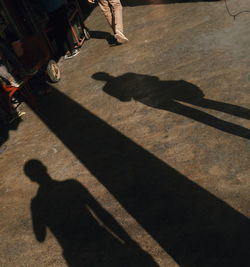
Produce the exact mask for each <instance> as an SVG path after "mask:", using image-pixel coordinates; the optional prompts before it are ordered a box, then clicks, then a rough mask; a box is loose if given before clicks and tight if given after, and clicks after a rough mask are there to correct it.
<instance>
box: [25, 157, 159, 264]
mask: <svg viewBox="0 0 250 267" xmlns="http://www.w3.org/2000/svg"><path fill="white" fill-rule="evenodd" d="M24 171H25V174H26V175H27V176H28V177H29V178H30V179H31V181H33V182H36V183H38V185H39V189H38V191H37V194H36V196H35V197H34V198H33V199H32V202H31V214H32V223H33V230H34V234H35V236H36V239H37V240H38V241H39V242H44V241H45V239H46V232H47V229H49V230H50V231H51V232H52V234H53V235H54V236H55V238H56V239H57V241H58V243H59V244H60V245H61V247H62V249H63V256H64V258H65V260H66V262H67V264H68V266H72V267H79V266H91V267H92V266H98V267H99V266H107V267H108V266H124V267H126V266H158V265H157V264H156V263H155V262H154V261H153V259H152V257H151V256H149V255H148V254H147V253H146V252H144V251H143V250H142V249H140V247H139V246H138V245H137V243H136V242H134V241H133V240H132V239H131V238H130V237H129V235H128V234H127V233H126V232H125V231H124V230H123V228H122V227H121V226H120V225H119V224H118V223H117V222H116V220H115V219H114V218H113V217H112V216H111V215H110V214H109V213H108V212H107V211H106V210H105V209H103V208H102V207H101V206H100V204H99V203H98V202H97V201H96V200H95V199H94V198H93V196H92V195H91V194H90V193H89V192H88V191H87V189H86V188H84V187H83V186H82V184H81V183H79V182H78V181H77V180H74V179H68V180H64V181H56V180H53V179H52V178H51V177H50V176H49V174H48V172H47V168H46V167H45V166H44V165H43V164H42V163H41V162H40V161H38V160H34V159H33V160H30V161H28V162H27V163H26V164H25V166H24Z"/></svg>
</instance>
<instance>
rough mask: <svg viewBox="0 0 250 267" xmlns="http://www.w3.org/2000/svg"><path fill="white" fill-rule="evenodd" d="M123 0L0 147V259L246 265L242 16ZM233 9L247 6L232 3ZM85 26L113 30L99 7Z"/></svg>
mask: <svg viewBox="0 0 250 267" xmlns="http://www.w3.org/2000/svg"><path fill="white" fill-rule="evenodd" d="M178 2H179V3H175V4H171V2H170V1H163V0H162V1H157V2H156V1H136V0H134V1H128V2H126V3H127V4H126V3H125V1H124V24H125V33H126V35H127V36H128V38H129V40H130V41H129V43H127V44H126V45H123V46H117V47H109V45H108V43H107V42H106V40H105V39H98V38H93V39H91V40H89V41H88V42H86V43H85V44H84V46H83V47H82V49H81V52H80V54H79V55H78V56H77V57H75V58H73V59H71V60H67V61H62V62H60V66H61V69H62V73H63V79H62V80H61V81H60V82H59V83H58V84H54V85H52V92H51V93H50V94H48V95H47V96H45V97H43V98H41V103H40V106H39V108H38V109H37V110H36V111H32V110H31V109H30V108H28V107H27V106H24V107H23V109H24V110H25V111H26V112H27V114H26V115H25V116H24V117H23V120H22V122H21V123H20V124H19V125H18V127H17V129H16V130H12V131H10V132H9V139H8V141H7V142H6V144H7V146H8V149H7V151H6V152H5V153H2V154H0V164H1V180H0V192H1V193H0V209H1V216H0V236H1V243H0V255H1V257H0V266H4V267H10V266H11V267H13V266H117V267H118V266H145V267H146V266H171V267H172V266H209V267H211V266H237V267H238V266H250V260H249V256H248V254H249V237H250V231H249V219H248V218H249V215H250V194H249V186H250V177H249V174H250V169H249V167H250V164H249V159H250V143H249V138H250V130H249V128H250V122H249V118H250V111H249V106H250V96H249V88H250V75H249V67H250V57H249V54H250V45H249V44H250V34H249V29H250V15H247V14H242V15H241V16H239V17H237V18H236V20H233V18H232V17H229V16H228V14H227V12H226V10H225V5H224V2H223V1H219V2H218V1H211V2H210V1H204V2H199V1H194V2H192V1H190V2H189V1H185V2H180V1H178ZM228 4H229V5H230V8H231V9H232V11H234V12H237V11H240V10H243V9H250V5H249V3H247V1H236V0H230V1H228ZM86 26H87V27H89V29H90V30H92V31H99V33H98V32H95V36H97V37H98V36H102V35H103V32H109V31H110V29H109V28H108V25H107V24H106V22H105V20H104V17H103V16H102V14H101V13H100V10H99V9H95V10H94V12H93V13H92V14H91V16H90V17H89V18H88V19H87V21H86Z"/></svg>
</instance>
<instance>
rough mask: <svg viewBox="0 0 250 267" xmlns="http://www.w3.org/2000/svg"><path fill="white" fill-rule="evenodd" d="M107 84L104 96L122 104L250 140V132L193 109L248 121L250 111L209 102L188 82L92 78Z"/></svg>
mask: <svg viewBox="0 0 250 267" xmlns="http://www.w3.org/2000/svg"><path fill="white" fill-rule="evenodd" d="M92 77H93V78H94V79H96V80H101V81H104V82H105V85H104V87H103V90H104V92H106V93H107V94H109V95H111V96H113V97H115V98H117V99H119V100H120V101H122V102H127V101H131V100H132V99H134V100H135V101H139V102H141V103H143V104H145V105H147V106H150V107H154V108H158V109H162V110H167V111H171V112H173V113H176V114H179V115H182V116H185V117H188V118H190V119H192V120H196V121H198V122H201V123H203V124H205V125H208V126H210V127H213V128H216V129H218V130H221V131H224V132H227V133H230V134H234V135H236V136H240V137H243V138H247V139H249V138H250V130H249V129H247V128H244V127H242V126H239V125H237V124H234V123H231V122H227V121H225V120H222V119H219V118H217V117H215V116H212V115H210V114H208V113H206V112H204V111H202V110H199V109H197V108H194V107H191V106H188V105H186V104H183V102H184V103H187V104H191V105H193V106H197V107H201V108H207V109H212V110H216V111H219V112H222V113H226V114H230V115H234V116H237V117H240V118H244V119H248V120H249V119H250V109H247V108H243V107H239V106H237V105H233V104H228V103H223V102H219V101H215V100H211V99H207V98H205V96H204V94H203V92H202V91H201V89H200V88H199V87H197V86H195V85H194V84H191V83H189V82H186V81H184V80H179V81H161V80H160V79H159V78H158V77H155V76H150V75H142V74H136V73H126V74H123V75H121V76H118V77H113V76H111V75H109V74H107V73H104V72H98V73H95V74H94V75H93V76H92Z"/></svg>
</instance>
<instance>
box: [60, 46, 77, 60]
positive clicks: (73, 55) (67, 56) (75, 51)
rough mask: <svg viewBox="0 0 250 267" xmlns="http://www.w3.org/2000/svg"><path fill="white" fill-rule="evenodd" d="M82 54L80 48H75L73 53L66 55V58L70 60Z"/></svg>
mask: <svg viewBox="0 0 250 267" xmlns="http://www.w3.org/2000/svg"><path fill="white" fill-rule="evenodd" d="M79 53H80V50H79V49H78V48H75V49H73V50H72V52H69V51H68V52H67V53H66V55H65V56H64V58H65V59H70V58H72V57H75V56H76V55H78V54H79Z"/></svg>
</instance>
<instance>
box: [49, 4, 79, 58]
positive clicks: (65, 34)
mask: <svg viewBox="0 0 250 267" xmlns="http://www.w3.org/2000/svg"><path fill="white" fill-rule="evenodd" d="M48 15H49V19H50V25H51V27H53V29H54V38H55V41H56V45H57V47H58V50H59V55H60V56H63V55H65V53H66V52H67V51H70V52H72V50H73V49H74V46H75V43H74V39H73V36H72V32H71V29H70V24H69V21H68V16H67V9H66V6H65V5H63V6H62V7H60V8H58V9H56V10H55V11H53V12H50V13H49V14H48Z"/></svg>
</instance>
